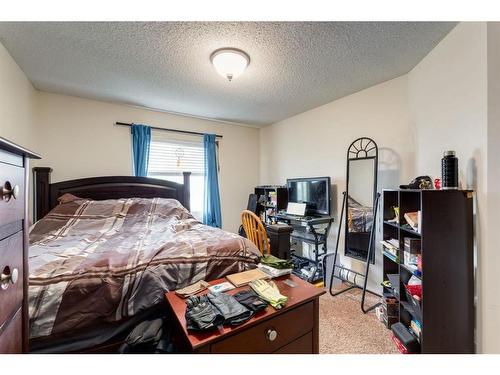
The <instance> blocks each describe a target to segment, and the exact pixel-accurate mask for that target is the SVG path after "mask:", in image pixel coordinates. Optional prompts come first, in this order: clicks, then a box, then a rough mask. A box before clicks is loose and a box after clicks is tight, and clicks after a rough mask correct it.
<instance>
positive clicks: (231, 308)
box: [208, 293, 252, 326]
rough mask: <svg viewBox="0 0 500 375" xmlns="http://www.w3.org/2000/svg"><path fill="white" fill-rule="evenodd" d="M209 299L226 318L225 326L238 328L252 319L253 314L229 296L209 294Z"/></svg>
mask: <svg viewBox="0 0 500 375" xmlns="http://www.w3.org/2000/svg"><path fill="white" fill-rule="evenodd" d="M208 299H209V300H210V302H211V303H212V305H214V306H215V308H216V309H217V310H218V311H219V312H220V314H221V315H222V316H223V317H224V324H229V325H232V326H236V325H239V324H242V323H244V322H246V321H247V320H248V319H250V318H251V317H252V312H251V311H250V310H248V309H247V308H246V307H245V306H243V305H242V304H241V303H239V302H238V301H237V300H236V299H235V298H234V297H233V296H230V295H229V294H225V293H215V294H214V293H209V294H208Z"/></svg>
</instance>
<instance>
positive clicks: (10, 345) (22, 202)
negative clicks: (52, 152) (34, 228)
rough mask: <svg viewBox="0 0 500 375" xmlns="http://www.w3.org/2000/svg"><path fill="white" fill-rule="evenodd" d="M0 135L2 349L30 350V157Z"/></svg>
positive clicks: (0, 345)
mask: <svg viewBox="0 0 500 375" xmlns="http://www.w3.org/2000/svg"><path fill="white" fill-rule="evenodd" d="M29 158H37V159H38V158H39V157H38V156H37V155H36V154H33V153H32V152H30V151H28V150H26V149H23V148H22V147H19V146H17V145H15V144H13V143H11V142H9V141H7V140H5V139H2V138H0V275H1V276H0V353H22V352H27V351H28V336H29V335H28V333H29V332H28V304H27V296H28V294H27V287H28V283H27V280H28V265H27V262H28V256H27V255H28V237H27V235H28V231H27V228H28V194H27V191H28V159H29Z"/></svg>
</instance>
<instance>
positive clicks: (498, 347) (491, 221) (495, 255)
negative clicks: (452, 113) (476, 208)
mask: <svg viewBox="0 0 500 375" xmlns="http://www.w3.org/2000/svg"><path fill="white" fill-rule="evenodd" d="M499 45H500V23H499V22H488V156H487V160H488V179H487V191H488V203H487V204H488V206H487V208H488V212H487V217H486V222H483V223H482V224H483V231H485V234H486V240H485V246H486V247H485V248H486V249H487V251H486V252H485V257H484V258H483V259H482V261H481V267H482V269H483V270H484V274H483V278H482V280H483V287H482V290H483V292H482V298H483V299H484V302H483V303H482V306H483V307H482V316H481V317H480V319H481V321H482V327H483V330H482V332H483V333H482V347H483V351H484V352H487V353H500V300H499V298H498V297H499V296H500V282H499V281H498V275H499V274H500V252H499V251H498V213H499V212H500V167H499V166H500V152H498V145H500V70H499V69H498V67H499V66H500V49H499V48H498V46H499ZM483 248H484V247H483Z"/></svg>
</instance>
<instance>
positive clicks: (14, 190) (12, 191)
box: [0, 181, 19, 202]
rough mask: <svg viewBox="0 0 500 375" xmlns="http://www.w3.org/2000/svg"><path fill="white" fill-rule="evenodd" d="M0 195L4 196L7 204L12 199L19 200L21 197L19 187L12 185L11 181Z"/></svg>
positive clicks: (5, 185) (1, 190) (0, 191)
mask: <svg viewBox="0 0 500 375" xmlns="http://www.w3.org/2000/svg"><path fill="white" fill-rule="evenodd" d="M0 195H2V199H3V200H4V201H6V202H8V201H10V198H14V199H17V197H18V196H19V185H14V187H12V185H11V184H10V182H9V181H7V182H6V183H5V184H4V185H3V186H2V189H0Z"/></svg>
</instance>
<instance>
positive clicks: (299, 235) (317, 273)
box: [270, 214, 333, 282]
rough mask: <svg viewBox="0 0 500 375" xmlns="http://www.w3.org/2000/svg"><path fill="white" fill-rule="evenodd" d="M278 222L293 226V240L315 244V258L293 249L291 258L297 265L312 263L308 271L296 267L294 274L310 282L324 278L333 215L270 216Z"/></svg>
mask: <svg viewBox="0 0 500 375" xmlns="http://www.w3.org/2000/svg"><path fill="white" fill-rule="evenodd" d="M270 218H271V219H273V220H276V221H277V222H284V223H286V224H288V225H289V226H291V227H292V228H293V232H292V233H291V236H290V237H291V240H292V242H305V243H308V244H312V245H314V250H313V254H314V258H313V259H310V258H306V257H303V256H301V255H298V254H296V252H295V251H294V250H293V249H292V250H291V253H290V258H291V260H292V261H293V262H294V263H295V264H297V265H301V264H302V265H306V264H307V265H310V270H309V271H308V273H304V272H301V269H302V267H296V268H295V269H294V274H295V275H297V276H299V277H300V278H302V279H304V280H307V281H309V282H318V281H321V280H322V279H323V256H324V255H325V254H326V253H327V251H328V234H329V233H330V228H331V226H332V223H333V217H331V216H294V215H287V214H276V215H272V216H270Z"/></svg>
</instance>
